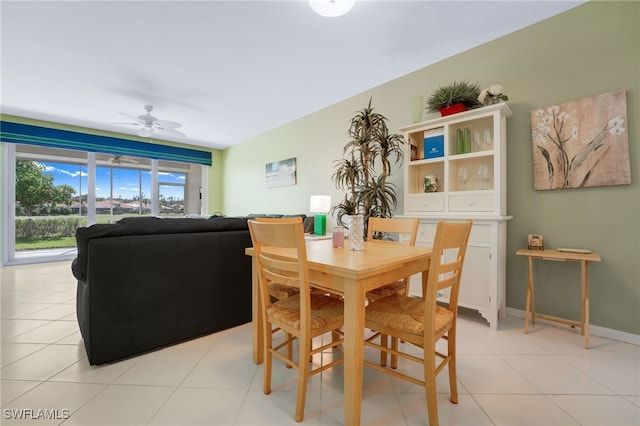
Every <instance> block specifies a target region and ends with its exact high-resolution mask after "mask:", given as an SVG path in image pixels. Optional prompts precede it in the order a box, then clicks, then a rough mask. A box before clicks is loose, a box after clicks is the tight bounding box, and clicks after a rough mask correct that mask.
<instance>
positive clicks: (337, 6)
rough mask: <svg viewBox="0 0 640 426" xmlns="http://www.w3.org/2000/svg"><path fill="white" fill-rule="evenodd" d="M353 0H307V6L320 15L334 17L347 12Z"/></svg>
mask: <svg viewBox="0 0 640 426" xmlns="http://www.w3.org/2000/svg"><path fill="white" fill-rule="evenodd" d="M355 2H356V1H355V0H309V6H311V9H313V11H314V12H316V13H317V14H318V15H320V16H326V17H327V18H335V17H336V16H342V15H344V14H346V13H348V12H349V11H350V10H351V8H352V7H353V4H354V3H355Z"/></svg>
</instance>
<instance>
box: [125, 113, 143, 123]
mask: <svg viewBox="0 0 640 426" xmlns="http://www.w3.org/2000/svg"><path fill="white" fill-rule="evenodd" d="M120 114H122V115H124V116H125V117H127V118H129V119H131V120H133V121H135V122H136V123H139V124H144V122H143V121H141V120H140V119H138V117H136V116H135V115H131V114H127V113H126V112H121V113H120Z"/></svg>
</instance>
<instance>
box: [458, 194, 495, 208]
mask: <svg viewBox="0 0 640 426" xmlns="http://www.w3.org/2000/svg"><path fill="white" fill-rule="evenodd" d="M492 210H493V194H465V195H450V196H449V211H452V212H490V211H492Z"/></svg>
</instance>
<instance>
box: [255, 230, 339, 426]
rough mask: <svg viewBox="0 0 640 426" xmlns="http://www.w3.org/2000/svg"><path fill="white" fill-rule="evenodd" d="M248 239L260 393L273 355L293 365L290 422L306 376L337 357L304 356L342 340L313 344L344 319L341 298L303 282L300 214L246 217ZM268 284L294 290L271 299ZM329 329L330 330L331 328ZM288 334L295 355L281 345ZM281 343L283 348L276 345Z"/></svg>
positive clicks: (299, 413) (300, 403) (300, 414)
mask: <svg viewBox="0 0 640 426" xmlns="http://www.w3.org/2000/svg"><path fill="white" fill-rule="evenodd" d="M249 230H250V232H251V240H252V242H253V248H254V250H255V258H256V259H257V263H258V285H259V294H260V297H259V298H260V304H261V307H262V316H263V321H262V323H263V330H262V332H263V336H264V342H265V349H264V351H265V352H264V388H263V390H264V393H265V394H267V395H268V394H269V393H271V371H272V361H273V357H274V356H275V357H276V358H279V359H281V360H282V361H284V362H285V364H287V365H290V366H292V367H294V368H296V369H297V370H298V392H297V398H296V412H295V420H296V422H301V421H302V420H303V418H304V405H305V400H306V393H307V382H308V379H309V377H310V376H312V375H314V374H317V373H319V372H321V371H324V370H326V369H327V368H330V367H333V366H335V365H337V364H339V363H341V362H342V361H343V358H340V359H337V360H333V361H332V362H330V363H328V364H326V365H321V366H320V367H316V368H313V364H311V365H309V359H310V357H311V356H312V355H313V354H317V353H320V352H322V351H324V350H327V349H329V348H331V347H335V346H338V345H340V344H342V342H343V340H344V339H342V338H336V337H335V335H334V336H333V338H332V340H331V342H330V343H327V344H325V345H321V346H319V347H317V348H313V347H312V346H313V338H314V337H317V336H321V335H323V334H325V333H328V332H335V333H339V332H340V331H339V330H340V328H341V327H342V326H343V325H344V304H343V302H342V300H340V299H338V298H335V297H330V296H326V295H324V294H317V293H312V292H311V291H310V285H309V269H308V264H307V249H306V245H305V240H304V230H303V227H302V220H301V219H300V218H281V219H273V218H256V219H251V220H249ZM283 249H290V250H289V252H291V251H293V252H294V253H295V259H294V260H289V259H286V258H284V257H283V256H281V255H280V256H279V253H280V254H281V253H282V251H283ZM271 284H280V285H285V286H290V287H293V288H296V289H297V290H298V292H297V293H295V294H293V295H291V296H288V297H286V298H283V299H281V300H277V301H272V299H271V297H270V294H269V286H270V285H271ZM280 331H281V332H284V333H285V338H284V341H283V342H282V343H279V344H277V345H275V346H274V341H273V335H274V334H275V333H278V332H280ZM332 334H333V333H332ZM293 340H297V342H298V349H299V354H298V359H297V361H296V360H294V359H293V357H292V356H291V354H290V353H289V352H288V351H286V348H287V346H288V345H290V343H291V342H292V341H293ZM283 348H284V349H285V352H284V353H283V352H282V350H283Z"/></svg>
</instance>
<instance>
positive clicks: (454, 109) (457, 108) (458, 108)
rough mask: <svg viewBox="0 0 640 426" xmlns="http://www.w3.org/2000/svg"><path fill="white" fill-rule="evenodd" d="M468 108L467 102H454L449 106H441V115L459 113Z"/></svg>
mask: <svg viewBox="0 0 640 426" xmlns="http://www.w3.org/2000/svg"><path fill="white" fill-rule="evenodd" d="M468 109H469V108H467V106H466V105H465V104H453V105H451V106H448V107H444V108H440V115H441V116H442V117H445V116H447V115H451V114H457V113H459V112H463V111H466V110H468Z"/></svg>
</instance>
